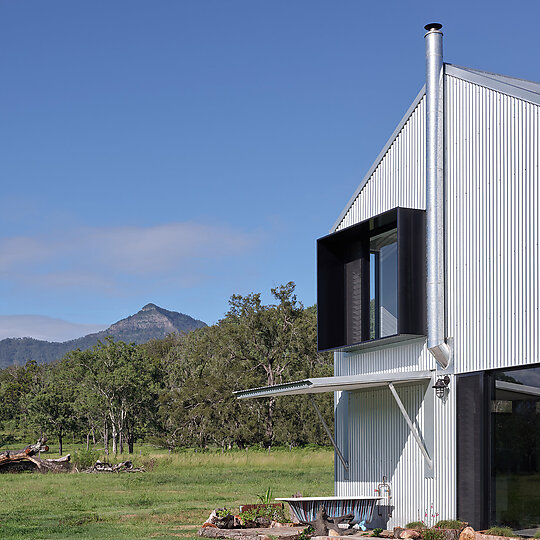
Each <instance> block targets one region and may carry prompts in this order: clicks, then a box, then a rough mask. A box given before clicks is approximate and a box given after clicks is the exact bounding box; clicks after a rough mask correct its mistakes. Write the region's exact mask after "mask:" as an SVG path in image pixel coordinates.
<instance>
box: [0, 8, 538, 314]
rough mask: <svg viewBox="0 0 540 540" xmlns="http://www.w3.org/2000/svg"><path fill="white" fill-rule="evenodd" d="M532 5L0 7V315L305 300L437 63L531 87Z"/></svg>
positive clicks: (218, 308) (210, 308)
mask: <svg viewBox="0 0 540 540" xmlns="http://www.w3.org/2000/svg"><path fill="white" fill-rule="evenodd" d="M539 17H540V2H537V1H532V0H531V1H529V2H520V1H515V2H512V3H510V2H498V1H492V2H470V1H469V2H463V1H453V2H444V3H439V2H433V1H430V2H423V1H416V2H406V1H399V2H398V1H394V2H392V1H386V2H379V3H375V2H363V1H361V0H333V1H330V0H327V1H318V0H305V1H304V0H302V1H300V0H287V1H284V0H283V1H281V0H279V1H278V0H276V1H266V2H263V1H257V0H191V1H184V0H170V1H166V0H158V1H149V0H147V1H138V0H129V1H127V0H126V1H121V0H116V1H111V0H108V1H99V0H97V1H96V0H92V1H78V2H73V1H72V0H66V1H59V0H48V1H47V2H43V1H42V0H35V1H32V0H27V1H25V2H20V1H16V0H3V1H2V2H0V26H1V27H0V72H1V73H2V84H1V85H0V102H1V107H2V128H1V129H0V144H1V148H2V152H1V155H0V172H1V175H2V188H3V189H2V196H1V197H0V252H1V254H2V255H1V257H0V298H1V303H0V315H2V316H8V315H15V314H36V315H47V316H49V317H55V318H60V319H65V320H68V321H73V322H77V323H85V324H91V323H103V324H109V323H112V322H114V321H116V320H118V319H120V318H122V317H125V316H127V315H129V314H132V313H134V312H136V311H138V310H139V309H140V308H141V307H142V306H143V305H144V304H146V303H148V302H153V303H156V304H158V305H160V306H163V307H166V308H168V309H173V310H176V311H181V312H184V313H188V314H190V315H192V316H194V317H196V318H199V319H202V320H204V321H206V322H208V323H212V322H215V321H216V320H218V319H219V318H220V317H222V316H223V314H224V313H225V311H226V310H227V302H228V298H229V297H230V295H231V294H233V293H240V294H247V293H249V292H258V291H260V292H263V293H264V299H265V300H266V301H269V300H270V297H269V294H268V291H269V289H270V287H273V286H275V285H277V284H280V283H284V282H287V281H290V280H292V281H295V282H296V283H297V293H298V296H299V298H300V299H301V300H302V301H303V302H304V304H305V305H310V304H313V303H314V302H315V300H316V298H315V297H316V282H315V240H316V238H318V237H320V236H322V235H324V234H326V233H327V232H328V230H329V228H330V227H331V226H332V224H333V222H334V220H335V218H336V217H337V215H338V214H339V212H340V211H341V210H342V208H343V207H344V205H345V204H346V202H347V201H348V199H349V197H350V196H351V194H352V192H353V191H354V189H355V188H356V186H357V185H358V183H359V182H360V180H361V179H362V177H363V175H364V174H365V172H366V171H367V170H368V168H369V166H370V165H371V163H372V162H373V160H374V159H375V157H376V156H377V154H378V153H379V151H380V149H381V148H382V146H383V145H384V143H385V141H386V139H387V138H388V136H389V135H390V134H391V133H392V131H393V129H394V128H395V125H396V124H397V122H398V121H399V120H400V119H401V117H402V115H403V114H404V112H405V111H406V110H407V108H408V106H409V104H410V103H411V101H412V100H413V98H414V97H415V95H416V94H417V92H418V91H419V89H420V88H421V86H422V84H423V78H424V40H423V26H424V24H426V23H427V22H432V21H440V22H442V23H443V24H444V29H443V31H444V33H445V44H444V47H445V60H446V61H448V62H451V63H455V64H458V65H465V66H470V67H474V68H479V69H484V70H487V71H494V72H499V73H505V74H508V75H512V76H518V77H522V78H525V79H531V80H536V81H538V80H540V62H539V61H538V31H537V29H536V27H535V26H534V23H535V21H537V20H538V19H539Z"/></svg>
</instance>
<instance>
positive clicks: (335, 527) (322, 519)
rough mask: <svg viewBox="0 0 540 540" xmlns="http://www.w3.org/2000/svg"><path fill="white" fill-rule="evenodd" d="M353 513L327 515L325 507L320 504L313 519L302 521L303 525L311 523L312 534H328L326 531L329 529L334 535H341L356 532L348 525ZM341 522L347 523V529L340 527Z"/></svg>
mask: <svg viewBox="0 0 540 540" xmlns="http://www.w3.org/2000/svg"><path fill="white" fill-rule="evenodd" d="M353 518H354V514H346V515H345V516H336V517H329V516H328V514H327V512H326V508H325V507H324V505H321V507H320V508H319V510H318V511H317V514H316V516H315V520H313V521H303V522H302V523H304V524H305V525H311V526H312V527H313V528H314V529H315V532H314V534H313V536H328V533H329V532H330V531H334V536H335V535H337V536H343V535H349V534H354V533H355V532H356V530H355V529H353V528H351V527H350V522H351V521H352V520H353ZM342 523H346V524H348V525H349V528H348V529H342V528H341V527H340V525H341V524H342Z"/></svg>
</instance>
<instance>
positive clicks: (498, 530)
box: [486, 527, 515, 536]
mask: <svg viewBox="0 0 540 540" xmlns="http://www.w3.org/2000/svg"><path fill="white" fill-rule="evenodd" d="M486 534H491V535H492V536H515V534H514V531H513V530H512V529H511V528H510V527H491V529H488V530H487V531H486Z"/></svg>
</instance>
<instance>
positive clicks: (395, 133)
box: [330, 85, 426, 233]
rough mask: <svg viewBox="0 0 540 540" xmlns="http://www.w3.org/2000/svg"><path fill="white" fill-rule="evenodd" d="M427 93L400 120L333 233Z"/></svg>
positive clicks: (343, 212) (424, 91) (334, 226)
mask: <svg viewBox="0 0 540 540" xmlns="http://www.w3.org/2000/svg"><path fill="white" fill-rule="evenodd" d="M425 93H426V85H424V86H422V89H421V90H420V92H418V94H417V95H416V97H415V98H414V101H413V102H412V104H411V106H410V107H409V108H408V109H407V112H406V113H405V114H404V115H403V117H402V118H401V120H400V122H399V124H398V125H397V127H396V129H395V130H394V131H393V133H392V135H390V138H389V139H388V140H387V141H386V144H385V145H384V146H383V149H382V150H381V151H380V152H379V155H378V156H377V157H376V158H375V161H374V162H373V164H372V165H371V167H370V168H369V170H368V172H367V173H366V174H365V175H364V177H363V178H362V181H361V182H360V184H359V185H358V187H357V188H356V190H355V192H354V194H353V196H352V197H351V198H350V199H349V202H348V203H347V204H346V205H345V208H344V209H343V210H342V211H341V213H340V214H339V217H338V218H337V220H336V222H335V223H334V225H333V226H332V228H331V229H330V232H331V233H332V232H334V231H335V230H336V229H337V228H338V226H339V224H340V223H341V222H342V221H343V218H344V217H345V214H347V212H348V211H349V208H350V207H351V206H352V204H353V203H354V201H355V199H356V197H358V195H359V194H360V192H361V191H362V189H364V186H365V185H366V184H367V182H368V180H369V179H370V177H371V175H372V174H373V172H374V171H375V169H376V168H377V167H378V166H379V163H380V162H381V161H382V159H383V158H384V156H385V155H386V152H388V149H389V148H390V146H392V144H393V143H394V141H395V140H396V139H397V136H398V135H399V133H400V132H401V130H402V129H403V126H405V124H406V123H407V120H408V119H409V118H410V116H411V114H412V113H413V111H414V110H415V109H416V107H418V104H419V103H420V101H422V98H423V97H424V94H425Z"/></svg>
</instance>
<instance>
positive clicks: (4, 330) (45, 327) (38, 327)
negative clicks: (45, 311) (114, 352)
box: [0, 315, 108, 341]
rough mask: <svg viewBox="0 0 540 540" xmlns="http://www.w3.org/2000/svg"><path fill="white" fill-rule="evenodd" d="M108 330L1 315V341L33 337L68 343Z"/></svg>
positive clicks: (41, 318)
mask: <svg viewBox="0 0 540 540" xmlns="http://www.w3.org/2000/svg"><path fill="white" fill-rule="evenodd" d="M105 328H108V325H104V324H77V323H72V322H68V321H64V320H62V319H53V318H52V317H44V316H41V315H0V339H5V338H10V337H13V338H16V337H33V338H35V339H43V340H45V341H67V340H69V339H75V338H78V337H81V336H85V335H86V334H91V333H93V332H99V331H100V330H104V329H105Z"/></svg>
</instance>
